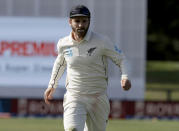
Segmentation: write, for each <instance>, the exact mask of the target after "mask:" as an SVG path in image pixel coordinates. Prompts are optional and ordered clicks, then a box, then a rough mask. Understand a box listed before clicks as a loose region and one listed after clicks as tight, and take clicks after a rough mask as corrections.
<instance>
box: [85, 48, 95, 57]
mask: <svg viewBox="0 0 179 131" xmlns="http://www.w3.org/2000/svg"><path fill="white" fill-rule="evenodd" d="M95 49H96V47H93V48H90V49H89V50H88V51H87V55H88V56H91V54H92V53H93V52H94V50H95Z"/></svg>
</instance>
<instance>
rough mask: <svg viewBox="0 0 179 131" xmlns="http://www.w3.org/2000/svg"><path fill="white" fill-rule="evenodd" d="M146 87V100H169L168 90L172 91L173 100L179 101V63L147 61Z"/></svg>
mask: <svg viewBox="0 0 179 131" xmlns="http://www.w3.org/2000/svg"><path fill="white" fill-rule="evenodd" d="M146 87H147V91H146V93H145V96H146V97H145V99H146V100H167V94H166V90H167V89H171V90H172V92H171V99H172V100H179V62H172V61H147V66H146ZM150 89H161V91H156V90H153V91H152V90H150Z"/></svg>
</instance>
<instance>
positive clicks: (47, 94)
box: [44, 88, 55, 105]
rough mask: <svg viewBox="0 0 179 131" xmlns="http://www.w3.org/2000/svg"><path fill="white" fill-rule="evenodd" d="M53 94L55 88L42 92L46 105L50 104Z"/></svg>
mask: <svg viewBox="0 0 179 131" xmlns="http://www.w3.org/2000/svg"><path fill="white" fill-rule="evenodd" d="M54 92H55V88H47V89H46V90H45V92H44V100H45V103H46V104H48V105H49V104H50V100H52V98H53V93H54Z"/></svg>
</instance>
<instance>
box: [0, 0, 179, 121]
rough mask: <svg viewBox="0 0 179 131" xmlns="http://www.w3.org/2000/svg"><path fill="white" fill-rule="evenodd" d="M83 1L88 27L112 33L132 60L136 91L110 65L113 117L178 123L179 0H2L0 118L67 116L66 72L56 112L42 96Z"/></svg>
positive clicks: (57, 95) (56, 94)
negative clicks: (74, 9)
mask: <svg viewBox="0 0 179 131" xmlns="http://www.w3.org/2000/svg"><path fill="white" fill-rule="evenodd" d="M77 4H84V5H86V6H87V7H88V8H89V9H90V11H91V13H92V19H91V25H90V28H92V29H93V30H94V31H96V32H99V33H101V34H104V35H107V36H109V38H110V39H111V40H112V41H113V42H114V43H117V44H118V45H119V47H120V48H121V49H122V50H123V52H124V53H125V55H126V57H127V59H128V60H129V63H130V64H129V65H130V67H129V69H130V79H131V81H132V89H131V90H130V91H129V92H125V91H123V90H122V89H121V88H120V81H119V79H120V70H119V69H118V67H116V66H115V65H114V64H113V63H112V62H111V61H109V63H110V66H109V67H110V68H109V76H110V77H109V88H108V95H109V98H110V104H111V113H110V118H123V119H124V118H125V119H126V118H153V117H156V118H178V116H179V62H178V60H179V37H178V34H179V32H178V31H179V1H178V0H170V1H169V0H157V1H154V0H110V1H109V0H97V1H96V0H90V1H88V0H0V117H2V118H7V117H12V116H62V113H63V107H62V101H63V94H64V93H65V91H66V90H65V88H64V84H65V83H64V81H65V75H66V74H64V76H63V77H62V78H61V80H60V82H59V88H58V89H57V91H56V93H55V96H54V98H55V100H54V103H53V105H52V106H51V107H48V106H47V105H45V103H44V101H43V93H44V91H45V89H46V88H47V85H48V81H49V79H50V74H51V70H52V66H53V62H54V60H55V58H56V55H57V54H56V43H57V42H58V39H59V38H62V37H63V36H66V35H68V34H69V33H70V30H71V29H70V27H69V25H68V15H69V11H70V9H71V7H72V6H74V5H77Z"/></svg>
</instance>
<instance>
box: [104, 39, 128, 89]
mask: <svg viewBox="0 0 179 131" xmlns="http://www.w3.org/2000/svg"><path fill="white" fill-rule="evenodd" d="M104 55H105V56H107V57H108V58H110V59H111V60H112V61H113V62H114V63H115V64H116V65H117V66H118V67H119V68H120V71H121V86H122V88H123V89H124V90H129V89H130V88H131V82H130V80H129V76H128V63H127V60H126V58H125V56H124V54H123V53H122V51H121V50H120V49H119V48H118V46H117V45H113V44H112V43H111V42H110V41H109V40H107V43H106V44H104Z"/></svg>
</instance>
